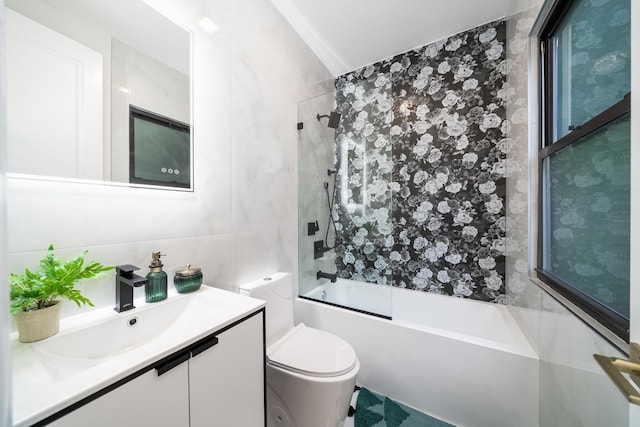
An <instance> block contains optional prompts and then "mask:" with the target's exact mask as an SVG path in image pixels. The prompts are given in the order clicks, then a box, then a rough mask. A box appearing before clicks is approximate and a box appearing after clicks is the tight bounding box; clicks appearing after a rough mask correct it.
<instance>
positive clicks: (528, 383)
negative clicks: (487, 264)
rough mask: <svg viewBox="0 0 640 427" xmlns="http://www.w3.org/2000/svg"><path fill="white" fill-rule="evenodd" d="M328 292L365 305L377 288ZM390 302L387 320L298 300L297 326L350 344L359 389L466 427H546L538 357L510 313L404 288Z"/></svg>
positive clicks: (355, 286)
mask: <svg viewBox="0 0 640 427" xmlns="http://www.w3.org/2000/svg"><path fill="white" fill-rule="evenodd" d="M323 286H326V288H325V289H324V290H326V296H327V298H328V297H329V296H334V297H336V298H337V297H338V296H346V295H348V296H349V297H350V298H357V299H359V300H360V301H366V300H368V299H371V298H372V297H371V296H370V295H366V291H370V290H371V288H372V286H373V288H374V289H375V288H376V285H367V284H362V283H358V282H352V281H348V280H347V281H339V282H336V283H334V284H330V283H327V284H325V285H323ZM341 287H342V288H344V289H339V288H341ZM378 288H379V287H378ZM377 290H379V289H377ZM386 291H387V292H389V290H388V289H387V290H386ZM312 292H315V293H314V295H315V296H318V295H322V290H320V289H317V288H316V289H314V290H313V291H312ZM307 295H309V294H307ZM386 298H387V299H388V298H389V296H388V295H387V296H386ZM330 302H331V303H333V304H339V305H346V306H348V305H350V304H351V303H350V302H349V301H346V300H339V299H336V300H335V301H330ZM391 302H392V303H391V307H392V309H391V317H392V318H393V320H388V319H383V318H379V317H375V316H369V315H366V314H362V313H359V312H355V311H351V310H345V309H341V308H338V307H335V306H331V305H327V304H323V303H319V302H315V301H311V300H308V299H302V298H298V299H297V301H296V321H297V322H303V323H305V324H306V325H308V326H312V327H316V328H319V329H323V330H326V331H329V332H332V333H335V334H336V335H339V336H341V337H343V338H344V339H345V340H347V341H348V342H350V343H351V344H352V345H353V347H354V348H355V350H356V353H357V354H358V358H359V360H360V363H361V369H360V374H359V376H358V383H359V384H361V385H363V386H365V387H367V388H370V389H372V390H374V391H377V392H379V393H382V394H384V395H387V396H389V397H392V398H394V399H396V400H399V401H400V402H403V403H405V404H407V405H409V406H412V407H414V408H416V409H418V410H421V411H423V412H426V413H430V414H432V415H434V416H436V417H438V418H440V419H443V420H445V421H448V422H450V423H452V424H455V425H457V426H465V427H503V426H504V427H513V426H518V427H537V426H538V425H539V414H538V409H539V398H538V381H539V380H538V369H539V368H538V357H537V355H536V353H535V352H534V351H533V349H532V348H531V346H530V345H529V343H528V341H527V340H526V338H525V337H524V335H523V333H522V332H521V331H520V329H519V328H518V326H517V324H516V323H515V321H514V320H513V318H512V317H511V315H510V313H509V311H508V309H507V307H505V306H501V305H497V304H490V303H482V302H476V301H471V300H462V299H458V298H453V297H446V296H440V295H434V294H429V293H424V292H416V291H408V290H405V289H399V288H392V289H391ZM387 304H388V302H387ZM370 308H371V307H370ZM363 310H365V311H371V310H366V309H363Z"/></svg>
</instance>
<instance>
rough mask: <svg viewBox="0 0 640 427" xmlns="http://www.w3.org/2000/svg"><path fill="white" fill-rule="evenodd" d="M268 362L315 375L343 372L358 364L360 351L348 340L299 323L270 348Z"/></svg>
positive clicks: (336, 374)
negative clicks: (357, 352) (357, 358)
mask: <svg viewBox="0 0 640 427" xmlns="http://www.w3.org/2000/svg"><path fill="white" fill-rule="evenodd" d="M267 360H268V362H269V363H270V364H271V365H273V366H277V367H279V368H282V369H285V370H288V371H293V372H296V373H298V374H303V375H309V376H313V377H335V376H339V375H343V374H345V373H347V372H349V371H351V370H352V369H353V367H354V366H355V365H356V353H355V351H354V350H353V347H351V346H350V345H349V344H348V343H347V342H346V341H344V340H343V339H342V338H339V337H337V336H335V335H333V334H330V333H328V332H324V331H320V330H318V329H314V328H308V327H306V326H305V325H304V324H302V323H301V324H299V325H298V326H296V327H295V328H293V329H291V330H290V331H289V332H287V333H286V334H285V335H284V336H283V337H282V338H280V339H279V340H277V341H276V342H275V343H273V344H272V345H271V346H269V348H268V349H267Z"/></svg>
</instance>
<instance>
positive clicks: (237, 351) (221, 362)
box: [189, 313, 264, 427]
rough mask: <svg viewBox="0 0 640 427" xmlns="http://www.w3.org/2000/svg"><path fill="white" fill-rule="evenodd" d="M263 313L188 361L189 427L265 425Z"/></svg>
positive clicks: (221, 337) (229, 331)
mask: <svg viewBox="0 0 640 427" xmlns="http://www.w3.org/2000/svg"><path fill="white" fill-rule="evenodd" d="M262 322H263V313H259V314H257V315H255V316H253V317H250V318H249V319H247V320H245V321H244V322H242V323H240V324H238V325H236V326H234V327H233V328H231V329H228V330H226V331H225V332H222V333H221V334H219V335H217V337H218V340H219V341H218V344H217V345H216V346H214V347H212V348H210V349H208V350H206V351H204V352H202V353H200V354H198V355H196V356H194V357H192V358H191V359H190V360H189V390H190V393H189V394H190V403H191V427H205V426H206V427H212V426H221V427H228V426H242V427H261V426H264V345H263V328H262Z"/></svg>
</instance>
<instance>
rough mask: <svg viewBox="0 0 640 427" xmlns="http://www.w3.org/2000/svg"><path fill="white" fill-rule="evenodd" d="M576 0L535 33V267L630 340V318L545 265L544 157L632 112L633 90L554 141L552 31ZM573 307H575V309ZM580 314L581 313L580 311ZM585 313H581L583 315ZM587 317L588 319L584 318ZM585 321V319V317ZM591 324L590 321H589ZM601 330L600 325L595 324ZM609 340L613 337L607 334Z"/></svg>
mask: <svg viewBox="0 0 640 427" xmlns="http://www.w3.org/2000/svg"><path fill="white" fill-rule="evenodd" d="M575 1H576V0H570V1H566V0H554V1H552V2H551V7H550V8H548V12H547V13H546V17H545V19H544V21H542V23H541V25H539V26H538V28H540V30H539V31H538V32H537V34H535V35H534V36H535V37H536V38H537V40H538V46H539V50H538V61H539V69H538V72H539V77H538V82H539V85H540V87H539V99H540V102H539V112H538V114H539V117H540V120H539V144H538V149H537V156H538V157H537V167H538V194H537V202H538V209H537V215H538V221H537V222H538V223H537V227H538V234H537V261H536V267H535V268H534V272H535V277H536V278H537V279H538V280H540V281H541V282H543V283H544V284H545V285H547V286H548V287H549V288H550V289H551V290H553V291H555V293H557V294H558V295H560V296H561V297H563V298H564V299H566V300H567V301H568V302H569V304H565V305H567V306H569V307H571V308H577V309H578V310H579V311H581V312H582V313H584V314H586V315H587V316H589V317H590V318H591V319H593V320H594V321H595V322H597V323H598V324H599V325H600V326H602V327H604V328H605V329H606V330H607V331H609V332H611V333H613V334H614V335H615V337H617V338H619V339H621V340H623V341H624V342H625V343H628V342H629V319H627V318H625V317H624V316H621V315H620V314H618V313H617V312H615V311H613V310H611V309H610V308H609V307H607V306H605V305H604V304H602V303H600V302H599V301H597V300H595V299H593V298H591V297H590V296H588V295H587V294H586V293H584V292H582V291H581V290H579V289H577V288H576V287H574V286H572V285H570V284H568V283H566V282H565V281H563V280H562V279H560V278H559V277H557V276H555V275H554V274H553V273H551V272H549V271H546V270H545V269H544V268H543V260H544V247H545V245H544V243H545V241H544V234H545V229H544V224H543V223H544V218H545V212H546V204H545V200H544V190H545V188H544V180H545V173H544V164H543V162H544V160H545V159H547V158H548V157H549V156H551V155H553V154H554V153H556V152H558V151H560V150H562V149H563V148H566V147H568V146H569V145H572V144H574V143H576V142H578V141H580V140H581V139H582V138H584V137H586V136H588V135H590V134H591V133H593V132H596V131H598V130H600V129H601V128H602V127H604V126H606V125H607V124H609V123H611V122H613V121H615V120H617V119H619V118H620V117H622V116H624V115H625V114H627V113H630V112H631V93H630V92H629V93H627V95H626V96H624V98H623V99H622V100H620V101H618V102H617V103H616V104H614V105H612V106H610V107H609V108H607V109H606V110H604V111H602V112H601V113H600V114H598V115H596V116H595V117H593V118H591V119H590V120H588V121H587V122H586V123H582V124H579V127H577V128H576V129H573V130H571V132H569V133H568V134H566V135H564V136H562V137H560V138H559V139H558V140H557V141H555V142H554V141H553V129H554V123H553V120H554V110H553V101H554V100H553V90H554V87H555V86H554V83H555V82H554V80H553V74H554V73H553V67H554V63H553V56H554V51H553V46H552V42H553V37H552V36H553V34H554V33H555V32H556V30H557V29H558V27H559V25H560V24H561V23H562V22H563V19H564V18H565V17H566V15H567V13H568V12H569V10H570V9H571V7H572V6H573V4H574V3H575ZM572 311H573V310H572ZM578 315H579V314H578ZM580 317H582V316H580ZM583 320H585V319H583ZM585 321H586V320H585ZM586 323H588V324H590V326H593V325H591V322H589V321H586ZM594 329H596V331H597V332H599V333H601V330H600V329H601V328H594ZM604 337H605V338H607V339H608V340H609V341H611V339H610V337H608V336H604Z"/></svg>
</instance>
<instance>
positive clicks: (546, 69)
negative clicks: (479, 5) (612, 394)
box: [536, 0, 631, 342]
mask: <svg viewBox="0 0 640 427" xmlns="http://www.w3.org/2000/svg"><path fill="white" fill-rule="evenodd" d="M630 31H631V23H630V0H608V1H593V0H574V1H568V2H567V1H556V2H555V4H554V5H553V6H552V7H551V9H550V12H549V14H548V15H547V20H546V22H545V23H544V24H543V26H542V32H541V34H540V48H541V65H542V69H541V77H542V92H541V94H542V102H541V116H542V120H541V121H540V122H541V132H540V134H541V145H540V151H539V171H540V174H539V175H540V194H539V199H540V200H539V202H540V203H539V206H540V212H539V221H540V223H539V230H540V233H539V237H538V239H539V241H538V266H537V268H536V273H537V277H538V278H539V279H540V280H542V281H543V282H544V283H546V284H547V285H548V286H550V287H551V288H552V289H553V290H555V291H556V292H557V293H559V294H560V295H562V296H563V297H564V298H566V299H568V300H569V301H570V302H571V303H572V304H574V305H575V306H577V307H578V308H579V309H580V310H582V311H583V312H585V313H586V314H587V315H589V316H590V317H591V318H592V319H594V320H595V321H596V322H598V323H599V324H601V325H602V326H604V327H605V328H606V329H608V330H609V331H611V332H613V333H614V334H615V335H616V336H617V337H619V338H621V339H623V340H625V341H627V342H628V328H629V266H630V259H629V227H630V214H629V212H630V120H629V119H630V113H631V112H630V109H631V103H630V86H631V78H630V68H631V58H630V55H631V38H630Z"/></svg>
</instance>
